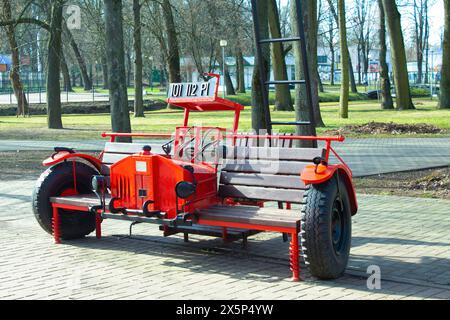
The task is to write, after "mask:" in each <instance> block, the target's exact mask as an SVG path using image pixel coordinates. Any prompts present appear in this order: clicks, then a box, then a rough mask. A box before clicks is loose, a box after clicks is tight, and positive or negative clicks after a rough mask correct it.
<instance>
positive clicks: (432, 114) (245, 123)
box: [0, 99, 450, 140]
mask: <svg viewBox="0 0 450 320" xmlns="http://www.w3.org/2000/svg"><path fill="white" fill-rule="evenodd" d="M414 102H415V105H416V108H417V109H416V110H411V111H395V110H392V111H384V110H381V109H380V107H379V104H378V103H377V102H373V101H356V102H351V103H350V112H349V119H339V118H338V103H322V104H321V111H322V117H323V119H324V122H325V124H326V128H319V129H318V133H319V134H320V133H321V132H324V131H326V130H332V129H338V128H340V127H342V126H345V125H352V124H364V123H367V122H370V121H377V122H390V121H393V122H396V123H408V124H414V123H428V124H433V125H435V126H437V127H439V128H441V129H444V130H446V132H445V134H441V135H434V136H441V137H442V136H448V134H449V133H450V121H449V119H450V110H437V109H436V104H437V102H436V101H430V100H429V99H415V100H414ZM272 117H273V120H275V121H276V120H284V121H292V120H293V119H294V113H293V112H272ZM182 119H183V113H182V111H178V110H159V111H154V112H147V113H146V117H145V118H133V117H132V119H131V121H132V128H133V131H134V132H152V133H156V132H166V133H171V132H173V130H174V128H175V127H176V126H178V125H181V124H182ZM232 122H233V114H232V113H230V112H211V113H193V114H192V116H191V124H193V125H194V124H195V125H205V126H219V127H225V128H230V127H231V126H232ZM63 124H64V128H65V129H64V130H49V129H46V117H45V116H33V117H31V118H16V117H0V139H18V140H21V139H39V140H72V139H73V140H79V139H96V138H99V135H100V133H101V132H103V131H110V130H111V125H110V116H109V114H91V115H64V116H63ZM250 128H251V109H250V107H246V109H245V111H244V112H243V113H242V116H241V122H240V130H241V131H249V130H250ZM277 129H279V130H280V131H281V132H292V131H293V127H290V126H285V127H283V126H281V127H277ZM404 136H405V135H404ZM422 136H423V135H422ZM371 137H374V136H373V135H371ZM380 137H381V136H380ZM383 137H386V135H384V136H383ZM396 137H399V135H396ZM408 137H410V136H408ZM415 137H417V136H415Z"/></svg>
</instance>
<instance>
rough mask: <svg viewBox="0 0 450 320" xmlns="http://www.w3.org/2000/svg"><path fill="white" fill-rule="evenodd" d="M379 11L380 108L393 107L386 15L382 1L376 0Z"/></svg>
mask: <svg viewBox="0 0 450 320" xmlns="http://www.w3.org/2000/svg"><path fill="white" fill-rule="evenodd" d="M378 8H379V11H380V31H379V35H380V40H379V41H380V57H379V59H380V80H381V108H382V109H394V102H393V101H392V95H391V81H390V79H389V68H388V65H387V62H386V53H387V47H386V17H385V15H384V9H383V2H382V0H378Z"/></svg>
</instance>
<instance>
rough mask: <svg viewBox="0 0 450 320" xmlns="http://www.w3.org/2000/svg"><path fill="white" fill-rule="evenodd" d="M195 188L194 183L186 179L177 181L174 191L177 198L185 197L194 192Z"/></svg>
mask: <svg viewBox="0 0 450 320" xmlns="http://www.w3.org/2000/svg"><path fill="white" fill-rule="evenodd" d="M195 189H196V185H195V184H193V183H191V182H187V181H181V182H178V183H177V185H176V187H175V193H176V194H177V196H178V198H181V199H187V198H189V197H190V196H192V195H193V194H194V193H195Z"/></svg>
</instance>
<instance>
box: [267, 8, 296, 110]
mask: <svg viewBox="0 0 450 320" xmlns="http://www.w3.org/2000/svg"><path fill="white" fill-rule="evenodd" d="M268 2H269V12H268V19H269V30H270V36H271V37H272V38H281V27H280V18H279V15H278V8H277V1H276V0H269V1H268ZM271 52H272V67H273V74H274V80H288V75H287V71H286V61H285V60H284V52H283V44H282V43H281V42H275V43H272V51H271ZM275 110H279V111H293V110H294V107H293V105H292V98H291V90H290V89H289V85H287V84H281V85H280V84H277V85H275Z"/></svg>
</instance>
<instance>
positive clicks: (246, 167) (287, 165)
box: [222, 160, 311, 176]
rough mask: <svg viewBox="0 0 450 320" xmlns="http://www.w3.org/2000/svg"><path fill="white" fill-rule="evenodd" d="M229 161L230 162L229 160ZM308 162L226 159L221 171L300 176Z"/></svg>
mask: <svg viewBox="0 0 450 320" xmlns="http://www.w3.org/2000/svg"><path fill="white" fill-rule="evenodd" d="M229 161H231V163H230V162H229ZM309 164H311V163H308V162H297V161H269V160H238V161H233V160H228V161H226V162H225V164H224V166H223V168H222V171H230V172H247V173H267V174H292V175H298V176H300V173H301V172H302V171H303V169H304V168H305V166H306V165H309Z"/></svg>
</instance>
